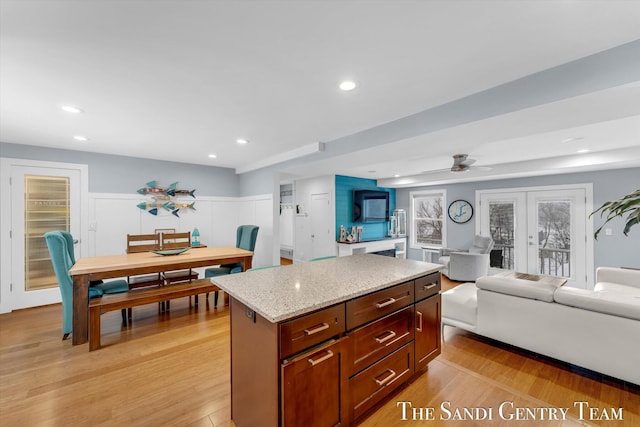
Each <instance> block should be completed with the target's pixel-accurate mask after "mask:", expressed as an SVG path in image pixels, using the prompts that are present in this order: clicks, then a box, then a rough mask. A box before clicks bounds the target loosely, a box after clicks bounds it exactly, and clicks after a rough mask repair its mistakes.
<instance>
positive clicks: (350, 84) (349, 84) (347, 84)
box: [338, 80, 358, 92]
mask: <svg viewBox="0 0 640 427" xmlns="http://www.w3.org/2000/svg"><path fill="white" fill-rule="evenodd" d="M356 86H358V85H357V84H356V82H354V81H353V80H345V81H343V82H341V83H340V84H339V85H338V87H339V88H340V90H343V91H345V92H348V91H350V90H354V89H355V88H356Z"/></svg>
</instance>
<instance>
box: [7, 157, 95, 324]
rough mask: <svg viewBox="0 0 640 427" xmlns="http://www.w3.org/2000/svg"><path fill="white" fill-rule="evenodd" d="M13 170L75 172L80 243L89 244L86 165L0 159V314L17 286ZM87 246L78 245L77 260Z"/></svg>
mask: <svg viewBox="0 0 640 427" xmlns="http://www.w3.org/2000/svg"><path fill="white" fill-rule="evenodd" d="M14 167H40V168H52V169H75V170H78V171H79V172H80V218H79V223H80V241H81V242H88V228H87V224H88V212H89V209H88V208H89V202H88V194H89V166H88V165H85V164H76V163H62V162H47V161H40V160H29V159H13V158H5V157H2V158H0V195H1V196H0V198H1V199H2V203H1V204H0V230H1V233H0V272H1V273H0V313H8V312H10V311H11V310H12V305H13V303H12V300H11V288H12V286H17V285H16V284H12V283H11V277H12V268H13V265H12V260H13V257H12V253H11V246H12V245H11V234H12V233H11V226H12V224H11V211H12V203H11V184H10V179H11V172H12V169H13V168H14ZM87 246H88V245H80V251H79V254H78V256H77V258H80V257H84V256H87Z"/></svg>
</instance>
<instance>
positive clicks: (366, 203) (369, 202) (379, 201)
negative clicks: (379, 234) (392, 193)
mask: <svg viewBox="0 0 640 427" xmlns="http://www.w3.org/2000/svg"><path fill="white" fill-rule="evenodd" d="M388 220H389V192H388V191H379V190H357V189H356V190H353V222H384V221H388Z"/></svg>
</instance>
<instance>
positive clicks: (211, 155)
mask: <svg viewBox="0 0 640 427" xmlns="http://www.w3.org/2000/svg"><path fill="white" fill-rule="evenodd" d="M216 157H218V156H216V155H215V154H209V158H210V159H215V158H216Z"/></svg>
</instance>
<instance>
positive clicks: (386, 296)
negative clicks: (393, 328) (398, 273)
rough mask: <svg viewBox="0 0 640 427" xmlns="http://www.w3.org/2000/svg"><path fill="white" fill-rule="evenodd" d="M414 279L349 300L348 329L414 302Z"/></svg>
mask: <svg viewBox="0 0 640 427" xmlns="http://www.w3.org/2000/svg"><path fill="white" fill-rule="evenodd" d="M413 286H414V285H413V280H412V281H410V282H406V283H402V284H400V285H396V286H393V287H391V288H387V289H382V290H380V291H378V292H374V293H372V294H369V295H365V296H362V297H360V298H356V299H354V300H351V301H347V329H348V330H349V329H354V328H357V327H358V326H360V325H363V324H365V323H367V322H370V321H372V320H375V319H377V318H379V317H382V316H385V315H387V314H389V313H393V312H394V311H396V310H398V309H400V308H403V307H406V306H408V305H409V304H413Z"/></svg>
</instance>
